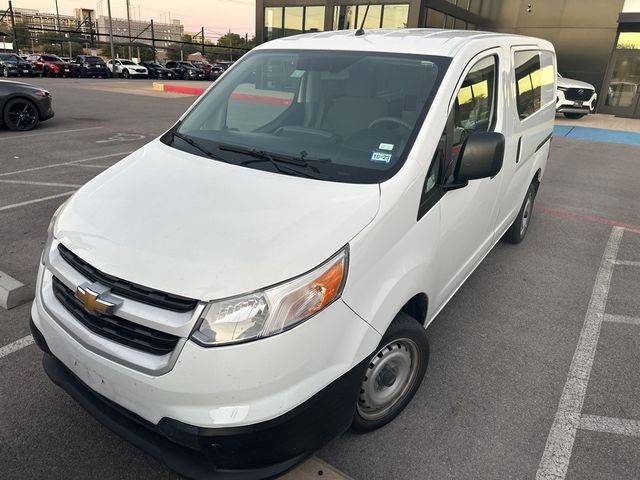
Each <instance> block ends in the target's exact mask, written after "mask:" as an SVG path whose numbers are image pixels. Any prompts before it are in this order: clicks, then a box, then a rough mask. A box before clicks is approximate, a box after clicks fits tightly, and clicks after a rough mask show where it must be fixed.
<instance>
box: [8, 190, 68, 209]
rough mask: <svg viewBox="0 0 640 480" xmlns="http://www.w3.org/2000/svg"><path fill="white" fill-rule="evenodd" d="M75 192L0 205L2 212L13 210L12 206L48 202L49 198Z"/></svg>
mask: <svg viewBox="0 0 640 480" xmlns="http://www.w3.org/2000/svg"><path fill="white" fill-rule="evenodd" d="M73 193H75V190H74V191H72V192H64V193H58V194H57V195H49V196H48V197H42V198H36V199H34V200H27V201H25V202H20V203H14V204H13V205H5V206H4V207H0V212H2V211H4V210H11V209H12V208H18V207H24V206H25V205H31V204H32V203H39V202H46V201H47V200H53V199H54V198H60V197H66V196H68V195H72V194H73Z"/></svg>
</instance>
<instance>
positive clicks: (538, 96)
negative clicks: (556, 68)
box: [513, 51, 553, 120]
mask: <svg viewBox="0 0 640 480" xmlns="http://www.w3.org/2000/svg"><path fill="white" fill-rule="evenodd" d="M513 66H514V69H515V74H516V105H517V107H518V115H519V116H520V119H521V120H524V119H525V118H527V117H528V116H530V115H533V114H534V113H536V112H537V111H538V110H540V107H541V106H542V69H541V66H540V53H539V52H538V51H520V52H515V54H514V57H513ZM552 68H553V66H552Z"/></svg>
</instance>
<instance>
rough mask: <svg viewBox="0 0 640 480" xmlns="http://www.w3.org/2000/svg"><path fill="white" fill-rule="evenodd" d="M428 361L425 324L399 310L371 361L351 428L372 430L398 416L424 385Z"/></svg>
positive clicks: (363, 430)
mask: <svg viewBox="0 0 640 480" xmlns="http://www.w3.org/2000/svg"><path fill="white" fill-rule="evenodd" d="M428 361H429V342H428V340H427V332H426V331H425V329H424V327H423V326H422V324H420V323H419V322H418V321H416V320H415V319H414V318H412V317H410V316H409V315H407V314H406V313H404V312H400V313H398V315H397V316H396V318H395V319H394V320H393V322H391V325H390V326H389V328H388V329H387V331H386V333H385V334H384V336H383V337H382V340H381V341H380V344H379V345H378V349H377V350H376V352H375V353H374V354H373V355H372V357H371V359H370V360H369V366H368V367H367V370H366V372H365V377H364V379H363V381H362V385H361V387H360V394H359V396H358V399H357V404H356V412H355V414H354V416H353V421H352V423H351V428H352V429H353V430H355V431H357V432H370V431H372V430H375V429H377V428H380V427H382V426H384V425H386V424H387V423H389V422H390V421H391V420H393V419H394V418H396V417H397V416H398V415H399V414H400V412H402V410H404V408H405V407H406V406H407V405H408V404H409V402H410V401H411V399H412V398H413V396H414V395H415V393H416V391H417V390H418V388H419V387H420V384H421V383H422V379H423V378H424V375H425V372H426V371H427V363H428Z"/></svg>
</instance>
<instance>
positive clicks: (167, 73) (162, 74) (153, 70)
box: [138, 62, 177, 80]
mask: <svg viewBox="0 0 640 480" xmlns="http://www.w3.org/2000/svg"><path fill="white" fill-rule="evenodd" d="M138 65H141V66H143V67H145V68H146V69H147V71H148V72H149V78H155V79H163V80H171V79H174V78H177V75H176V74H175V73H174V72H173V70H170V69H168V68H165V67H163V66H162V65H160V64H159V63H153V62H140V63H138Z"/></svg>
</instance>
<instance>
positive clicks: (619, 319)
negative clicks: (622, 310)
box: [604, 313, 640, 325]
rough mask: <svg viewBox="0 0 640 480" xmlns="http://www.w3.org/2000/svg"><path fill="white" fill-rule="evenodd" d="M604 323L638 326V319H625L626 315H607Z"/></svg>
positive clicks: (639, 321) (639, 320)
mask: <svg viewBox="0 0 640 480" xmlns="http://www.w3.org/2000/svg"><path fill="white" fill-rule="evenodd" d="M604 321H605V322H614V323H627V324H629V325H640V317H627V316H626V315H611V314H609V313H607V314H605V316H604Z"/></svg>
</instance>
